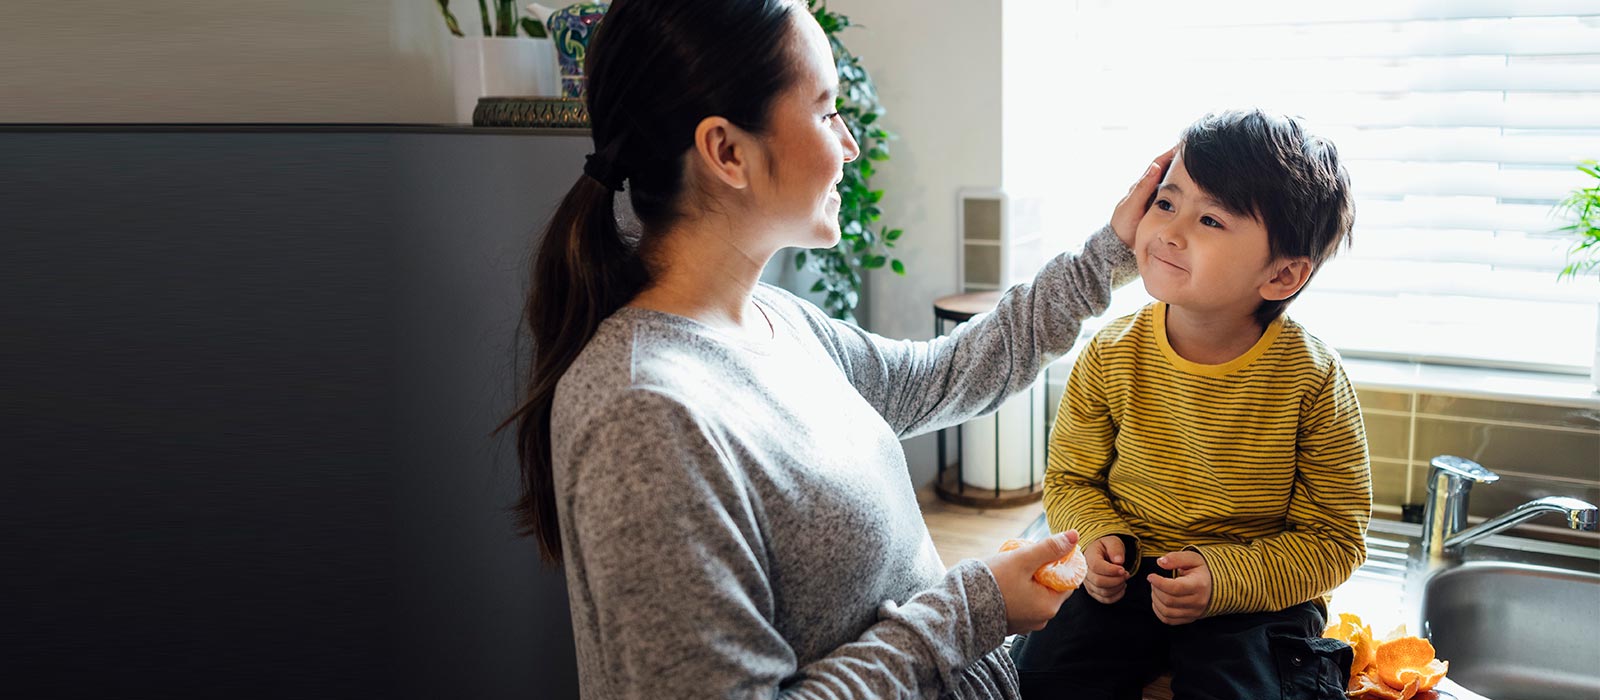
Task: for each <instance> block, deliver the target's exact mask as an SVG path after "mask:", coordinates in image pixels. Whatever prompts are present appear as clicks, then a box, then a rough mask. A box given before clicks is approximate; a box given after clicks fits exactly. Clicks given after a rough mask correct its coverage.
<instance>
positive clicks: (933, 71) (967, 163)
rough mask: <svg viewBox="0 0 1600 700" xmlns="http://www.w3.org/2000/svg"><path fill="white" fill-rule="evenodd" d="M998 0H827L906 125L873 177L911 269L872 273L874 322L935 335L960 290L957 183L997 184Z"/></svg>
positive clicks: (920, 455)
mask: <svg viewBox="0 0 1600 700" xmlns="http://www.w3.org/2000/svg"><path fill="white" fill-rule="evenodd" d="M1000 6H1001V3H1000V0H959V1H954V0H932V1H926V2H916V1H913V0H831V1H830V2H829V7H830V8H832V9H833V10H834V11H836V12H839V13H842V14H844V15H847V16H849V17H850V19H851V21H852V22H853V23H855V24H856V25H859V26H856V27H853V28H851V29H848V30H846V31H845V32H844V33H843V34H842V35H841V37H842V39H843V40H844V41H845V43H846V44H847V45H849V47H850V49H851V51H853V52H855V53H856V54H857V55H859V56H861V62H862V64H863V65H864V66H865V67H866V69H867V71H868V72H869V73H871V75H872V78H873V81H874V82H875V83H876V84H877V87H878V93H879V94H878V96H879V99H880V100H881V101H882V103H883V105H884V109H885V110H886V113H885V115H884V117H883V122H882V123H883V124H884V125H885V126H886V127H887V128H888V129H889V130H891V131H893V132H895V133H896V134H898V135H899V137H900V138H899V139H898V140H897V141H895V142H893V143H891V144H890V148H891V158H890V160H889V161H888V162H887V163H885V164H884V165H883V168H882V169H881V170H880V171H879V176H878V177H877V178H875V179H874V180H873V183H874V185H875V186H876V187H880V188H882V189H883V190H884V191H885V193H886V194H885V195H884V198H883V209H884V218H883V220H884V222H885V223H887V224H889V225H890V226H893V227H896V228H902V229H905V232H906V233H905V237H904V238H902V239H901V243H900V245H899V246H898V247H897V248H896V249H895V250H896V254H897V255H898V256H899V257H900V259H901V260H904V261H905V264H906V270H907V274H906V276H905V277H899V276H896V275H894V274H893V273H887V272H879V273H875V274H872V275H870V276H869V278H868V285H867V286H868V291H869V293H870V295H869V297H868V301H867V303H868V304H870V314H871V315H870V319H871V324H870V326H869V327H870V328H871V330H873V331H874V332H877V333H879V334H882V335H886V336H889V337H892V338H917V339H924V338H928V337H930V336H932V335H933V300H934V299H936V298H938V297H941V296H944V295H946V294H952V293H955V291H956V290H957V279H956V258H955V251H956V193H957V191H959V190H960V189H962V188H964V187H998V186H999V185H1000V169H1001V139H1000V107H1001V89H1000V74H1001V70H1000V68H1001V66H1000V46H1001V43H1000V41H1001V36H1000V31H1001V26H1000V21H999V20H1000ZM905 445H906V457H907V461H908V462H909V463H910V464H911V470H912V480H913V481H914V482H915V483H917V484H923V483H927V482H929V481H931V480H932V478H933V474H934V467H935V462H936V461H937V459H936V457H935V456H934V443H933V438H932V436H923V437H920V438H915V439H913V440H909V441H907V442H906V443H905Z"/></svg>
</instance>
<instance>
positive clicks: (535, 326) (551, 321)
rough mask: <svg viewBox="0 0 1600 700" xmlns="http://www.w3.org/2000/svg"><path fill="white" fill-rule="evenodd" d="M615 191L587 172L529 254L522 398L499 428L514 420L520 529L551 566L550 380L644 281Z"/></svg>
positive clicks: (557, 544)
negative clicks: (529, 345) (527, 352)
mask: <svg viewBox="0 0 1600 700" xmlns="http://www.w3.org/2000/svg"><path fill="white" fill-rule="evenodd" d="M615 199H616V193H615V192H614V191H613V190H612V186H611V185H609V184H602V183H601V182H600V181H599V180H598V179H597V178H596V177H595V176H593V175H590V174H585V175H583V176H581V177H579V178H578V182H577V183H575V184H574V185H573V186H572V189H571V190H569V191H568V192H567V196H566V197H565V198H563V199H562V200H561V205H560V206H559V207H557V208H556V213H555V216H554V217H552V218H551V220H550V226H549V227H548V228H547V229H545V232H544V239H543V240H542V241H541V242H540V244H539V250H538V252H537V253H535V254H534V259H533V267H532V269H533V279H532V280H531V284H532V291H531V293H530V294H529V295H528V305H527V308H526V309H525V310H524V312H525V314H526V316H525V320H526V322H527V326H528V335H529V336H530V338H531V340H532V341H533V362H532V365H531V367H530V368H529V372H528V377H527V389H526V390H527V393H526V396H525V397H524V399H523V402H522V404H521V405H520V406H519V407H518V408H517V410H516V412H515V413H513V414H512V415H511V417H510V418H509V419H507V420H506V422H505V423H504V424H502V426H501V427H502V428H504V427H505V426H507V425H510V424H512V423H513V422H514V423H516V426H517V457H518V460H519V461H520V462H521V463H522V478H523V489H522V496H521V498H520V499H519V500H518V502H517V504H516V506H515V512H516V515H517V526H518V530H519V531H520V532H521V533H522V534H524V535H532V536H533V537H535V538H536V539H538V540H539V550H540V551H541V552H542V553H543V554H544V557H545V559H546V560H547V561H549V562H551V563H552V564H560V563H561V559H562V557H561V534H560V530H559V528H558V526H557V523H556V499H555V484H554V482H553V478H554V474H553V471H552V466H553V465H552V455H551V452H550V413H551V408H552V406H553V405H554V403H555V395H556V383H557V382H558V381H560V379H561V375H563V374H565V373H566V371H567V368H568V367H571V366H572V363H573V361H574V360H576V359H578V353H580V352H582V351H583V348H584V346H586V345H588V344H589V340H590V339H591V338H593V337H594V334H595V331H596V330H597V329H599V327H600V322H601V321H604V320H605V319H606V317H608V316H610V315H611V314H612V313H613V312H615V311H616V310H617V309H619V308H621V307H622V305H623V304H626V303H628V301H630V300H631V299H633V297H634V296H635V295H637V294H638V293H639V290H641V289H642V288H643V287H644V284H645V282H646V281H647V280H648V279H649V275H648V273H647V272H646V268H645V265H644V263H643V261H642V259H641V258H640V256H639V255H638V251H637V250H636V249H635V247H634V246H632V245H630V244H629V243H628V242H627V241H624V240H623V238H622V234H621V232H620V231H619V230H618V228H617V219H616V207H615Z"/></svg>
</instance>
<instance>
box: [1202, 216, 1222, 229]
mask: <svg viewBox="0 0 1600 700" xmlns="http://www.w3.org/2000/svg"><path fill="white" fill-rule="evenodd" d="M1200 225H1201V226H1210V227H1211V228H1222V222H1221V221H1217V220H1216V219H1213V218H1211V217H1209V216H1202V217H1200Z"/></svg>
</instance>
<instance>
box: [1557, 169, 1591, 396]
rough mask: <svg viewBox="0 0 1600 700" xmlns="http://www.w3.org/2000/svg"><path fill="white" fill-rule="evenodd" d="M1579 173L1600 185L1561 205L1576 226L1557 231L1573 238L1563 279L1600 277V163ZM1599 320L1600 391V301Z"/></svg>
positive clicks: (1584, 189)
mask: <svg viewBox="0 0 1600 700" xmlns="http://www.w3.org/2000/svg"><path fill="white" fill-rule="evenodd" d="M1578 170H1581V171H1583V173H1584V174H1585V175H1588V176H1589V177H1591V178H1593V179H1594V180H1595V181H1596V182H1595V183H1594V184H1591V185H1589V186H1588V187H1578V188H1576V189H1574V190H1572V192H1570V193H1568V194H1567V197H1566V199H1563V200H1561V204H1560V205H1559V209H1560V210H1561V211H1562V212H1564V213H1565V214H1566V216H1567V218H1568V220H1570V221H1571V222H1572V223H1570V224H1567V225H1566V226H1562V227H1561V228H1560V229H1557V230H1559V231H1565V232H1566V233H1568V234H1569V235H1571V236H1572V238H1573V241H1572V247H1571V248H1569V249H1567V266H1566V267H1564V268H1562V269H1561V275H1560V277H1561V278H1563V279H1566V278H1571V279H1578V278H1583V277H1588V276H1591V275H1593V276H1595V277H1600V162H1597V161H1593V160H1587V161H1584V162H1583V163H1582V164H1580V165H1578ZM1596 319H1597V321H1596V323H1595V350H1594V364H1593V365H1592V366H1591V367H1592V369H1590V371H1589V375H1590V379H1592V380H1593V381H1594V386H1595V389H1596V390H1597V391H1600V301H1597V302H1596Z"/></svg>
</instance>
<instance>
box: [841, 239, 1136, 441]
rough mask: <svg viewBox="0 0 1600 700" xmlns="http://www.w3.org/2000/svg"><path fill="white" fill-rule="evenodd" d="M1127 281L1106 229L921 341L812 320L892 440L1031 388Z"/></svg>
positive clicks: (1127, 267)
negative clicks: (986, 308) (978, 311)
mask: <svg viewBox="0 0 1600 700" xmlns="http://www.w3.org/2000/svg"><path fill="white" fill-rule="evenodd" d="M1136 275H1137V269H1136V267H1135V265H1134V258H1133V253H1132V252H1131V251H1129V250H1128V248H1127V246H1125V245H1123V244H1122V241H1121V240H1119V239H1118V238H1117V235H1116V233H1115V232H1114V231H1112V230H1111V227H1110V226H1106V227H1104V228H1102V229H1100V231H1098V232H1097V233H1095V234H1094V235H1093V236H1091V237H1090V238H1089V240H1088V242H1087V243H1085V244H1084V250H1083V252H1082V253H1081V254H1077V255H1073V254H1069V253H1063V254H1062V255H1059V256H1057V257H1056V258H1055V259H1053V260H1051V261H1050V262H1049V263H1048V264H1046V265H1045V267H1044V268H1043V269H1042V270H1040V272H1039V274H1038V275H1037V276H1036V277H1035V278H1034V280H1033V282H1032V283H1031V284H1019V285H1017V286H1015V287H1012V288H1011V289H1010V290H1009V291H1007V292H1006V294H1005V295H1004V296H1003V297H1001V299H1000V302H999V304H998V305H997V306H996V308H995V310H994V311H992V312H989V313H986V314H982V315H979V316H976V317H974V318H973V319H972V320H971V321H969V322H967V323H964V324H962V325H961V326H959V327H958V328H957V329H956V330H955V331H954V332H952V333H951V334H950V335H948V336H943V337H939V338H934V339H933V340H931V341H925V342H918V341H908V340H889V339H886V338H883V337H880V336H877V335H874V334H872V333H868V332H866V331H864V330H862V329H860V328H857V327H856V326H853V325H850V324H846V323H842V322H837V321H833V320H832V319H827V318H825V317H823V316H822V315H821V314H820V313H818V314H815V315H814V316H813V318H812V323H813V325H814V326H815V327H816V331H817V335H818V336H819V337H821V338H823V339H824V341H825V342H826V343H828V344H829V346H830V347H829V352H830V353H832V355H833V357H834V361H835V362H837V363H838V364H839V366H840V368H841V369H842V370H844V373H845V375H846V376H847V377H848V378H849V380H850V382H851V383H852V384H853V385H855V387H856V389H857V390H858V391H860V392H861V395H862V396H863V397H864V398H866V400H867V401H868V403H870V404H871V405H872V406H873V408H875V409H876V410H877V411H878V413H879V414H880V415H882V416H883V418H884V420H885V421H887V422H888V424H889V426H890V428H891V429H892V430H894V432H895V433H896V434H897V435H899V436H900V437H902V438H905V437H909V436H912V435H917V434H920V433H925V432H928V431H931V430H937V429H939V428H943V427H948V426H951V425H956V424H958V423H961V422H964V421H966V420H968V419H970V418H972V417H975V416H979V415H983V414H985V413H988V412H991V411H994V410H996V409H998V408H999V407H1000V404H1001V403H1003V402H1004V401H1005V399H1006V398H1007V397H1009V396H1011V395H1012V394H1015V393H1017V392H1019V391H1022V390H1023V389H1026V388H1027V387H1029V386H1031V385H1032V384H1033V382H1034V380H1035V379H1037V378H1038V376H1039V371H1040V370H1041V369H1042V368H1043V367H1044V366H1045V365H1046V364H1048V363H1049V362H1051V361H1053V360H1055V359H1056V358H1058V357H1060V356H1061V355H1063V354H1065V353H1066V351H1067V350H1068V349H1070V348H1071V347H1072V344H1073V342H1075V341H1076V340H1077V337H1078V331H1079V328H1080V325H1081V322H1082V320H1083V319H1085V318H1089V317H1091V316H1095V315H1098V314H1100V313H1102V312H1104V311H1105V310H1106V307H1107V305H1108V304H1110V302H1111V292H1112V290H1114V289H1116V288H1117V287H1119V286H1121V285H1123V284H1126V283H1127V282H1128V281H1130V280H1132V279H1134V277H1135V276H1136Z"/></svg>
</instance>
